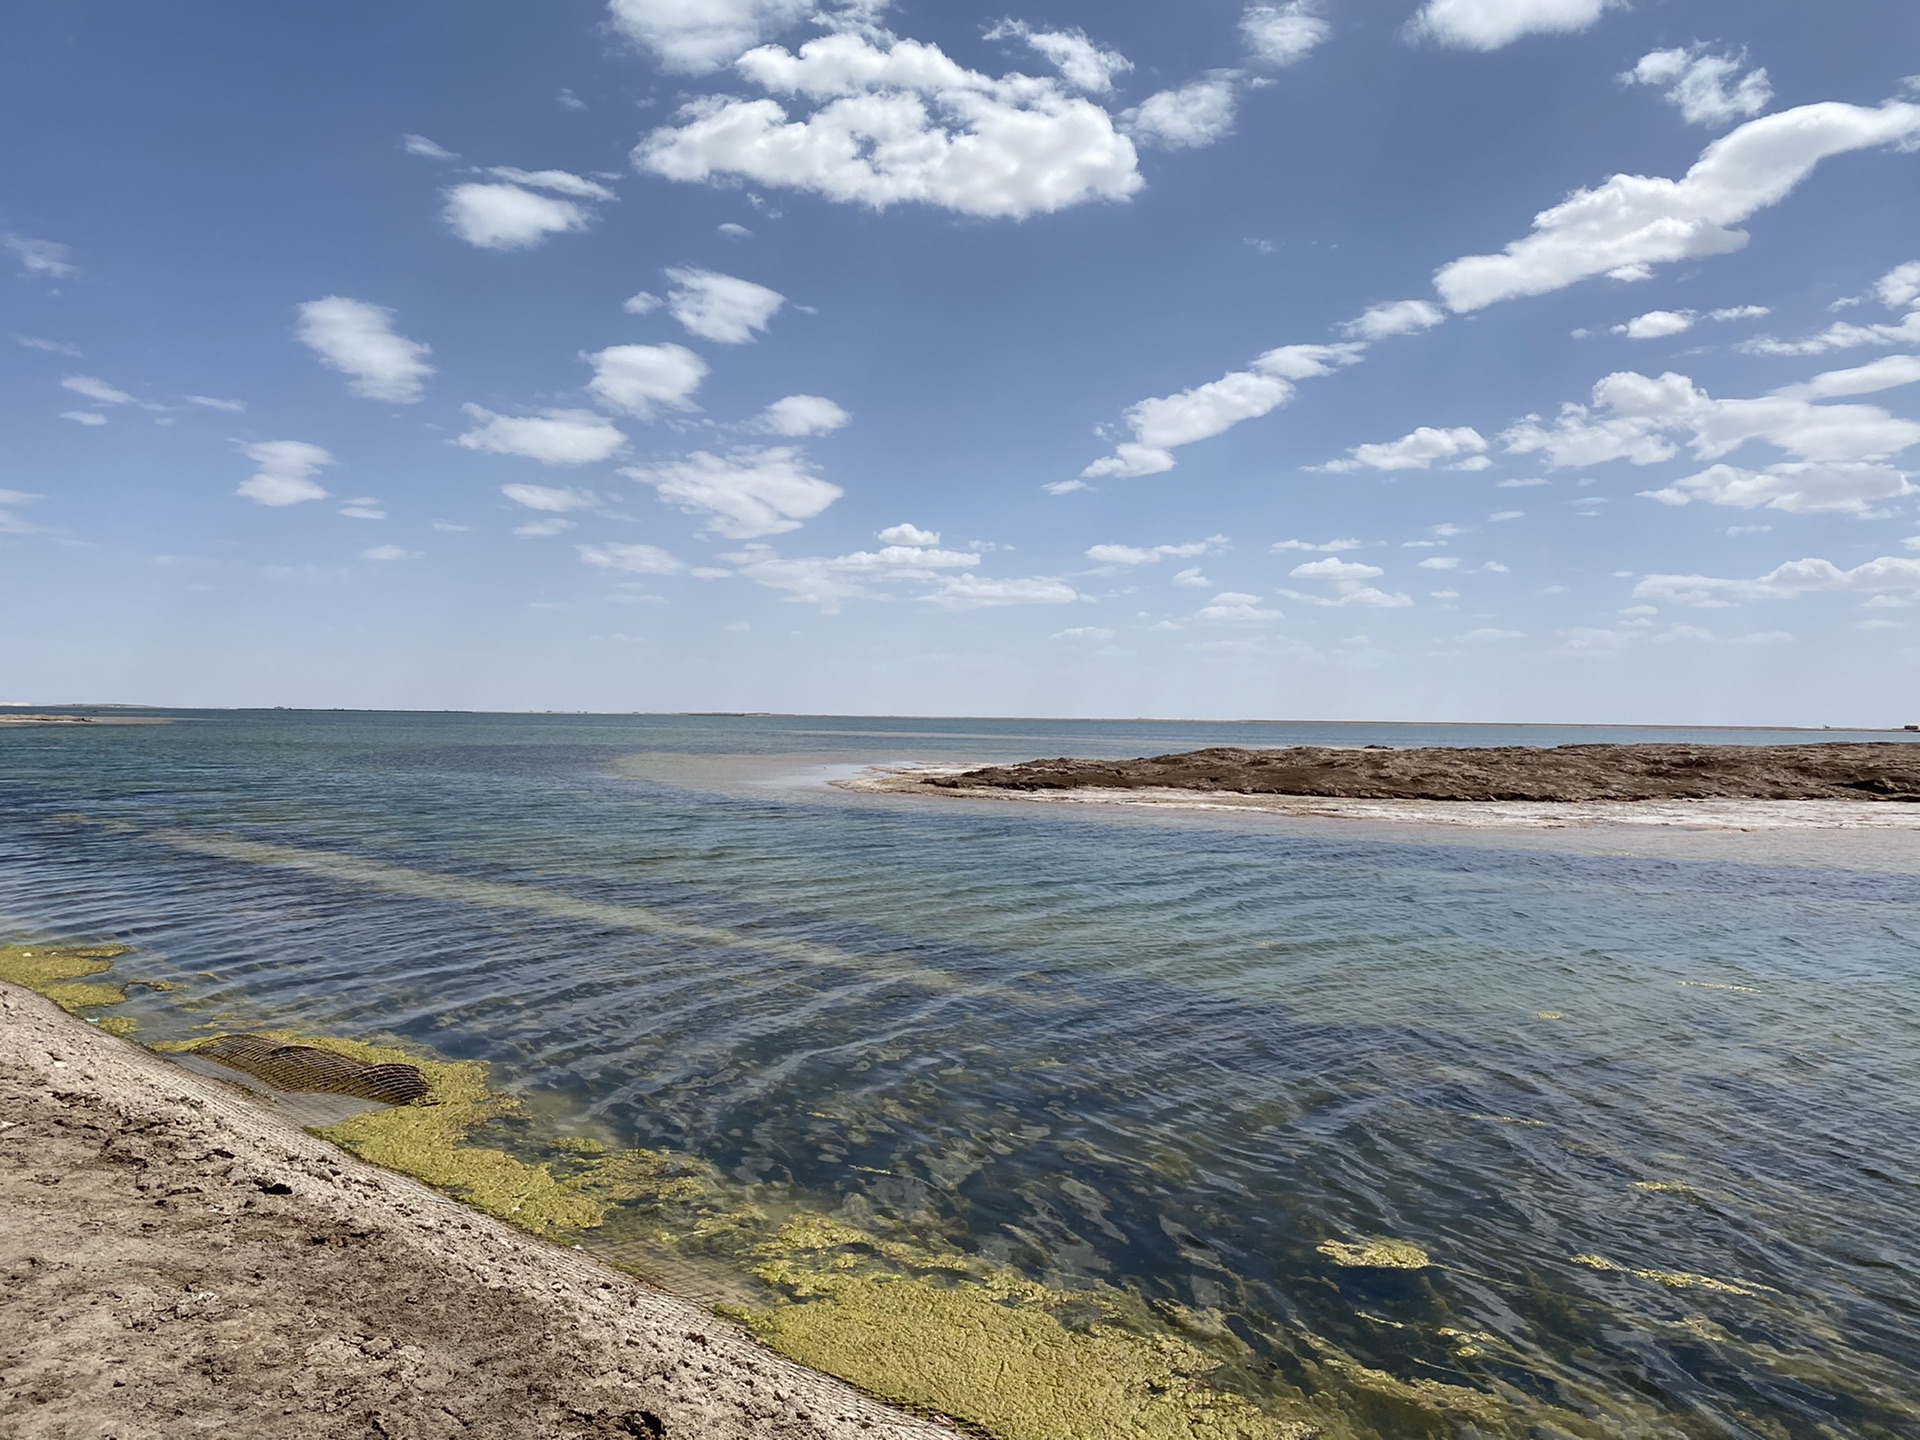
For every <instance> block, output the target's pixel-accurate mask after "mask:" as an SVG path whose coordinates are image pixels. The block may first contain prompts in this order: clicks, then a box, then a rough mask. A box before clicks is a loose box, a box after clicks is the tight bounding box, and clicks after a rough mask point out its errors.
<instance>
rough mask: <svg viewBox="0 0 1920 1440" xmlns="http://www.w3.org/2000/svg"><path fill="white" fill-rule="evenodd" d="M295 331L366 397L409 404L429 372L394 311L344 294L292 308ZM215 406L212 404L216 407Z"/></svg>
mask: <svg viewBox="0 0 1920 1440" xmlns="http://www.w3.org/2000/svg"><path fill="white" fill-rule="evenodd" d="M297 312H298V314H299V316H300V324H299V328H298V329H296V330H295V332H294V333H295V335H297V336H298V337H299V340H300V343H301V344H302V345H305V346H306V347H307V348H308V349H309V350H311V351H313V353H314V354H316V355H318V356H319V357H320V363H321V364H323V365H325V366H327V367H328V368H329V369H333V370H338V371H339V372H340V373H341V374H342V375H345V376H346V377H347V384H348V388H349V389H351V390H352V391H353V393H354V394H356V395H364V396H365V397H366V398H367V399H369V400H384V401H387V402H388V403H390V404H396V405H412V404H414V403H415V402H417V401H418V400H419V399H420V386H421V384H422V383H423V382H424V381H425V380H426V378H427V377H428V376H429V375H431V374H433V366H431V365H429V364H428V363H427V356H428V355H430V354H432V353H433V352H432V350H431V349H430V348H429V347H427V346H425V345H423V344H421V343H420V342H419V341H418V340H409V339H407V337H406V336H404V335H401V334H398V333H397V332H395V330H394V328H393V311H391V310H388V309H386V308H384V307H382V306H379V305H369V304H368V303H367V302H366V301H364V300H349V299H348V298H347V297H346V296H344V295H329V296H327V297H326V299H324V300H309V301H307V303H306V304H304V305H301V306H299V307H297ZM216 408H217V407H216Z"/></svg>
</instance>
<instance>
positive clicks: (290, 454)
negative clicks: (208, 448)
mask: <svg viewBox="0 0 1920 1440" xmlns="http://www.w3.org/2000/svg"><path fill="white" fill-rule="evenodd" d="M241 453H242V454H244V455H245V456H246V457H247V458H248V459H249V460H251V461H253V463H254V464H255V465H258V466H259V467H260V468H259V470H258V471H257V472H256V473H255V474H254V475H253V476H252V478H250V479H247V480H243V481H241V482H240V488H239V489H237V490H236V491H234V492H233V493H234V494H236V495H244V496H245V497H246V498H247V499H249V500H252V501H255V502H257V503H259V504H261V505H274V506H280V505H298V504H300V503H302V502H303V501H307V500H324V499H326V498H327V492H326V491H325V490H323V489H321V487H320V485H319V483H318V482H316V481H315V480H314V478H313V477H314V476H315V475H317V474H319V473H320V469H321V467H322V466H326V465H331V464H333V463H334V460H333V456H331V455H329V454H328V453H327V452H326V451H325V450H322V449H321V448H320V447H319V446H318V445H309V444H307V443H306V442H305V441H304V440H263V441H261V442H260V443H259V444H258V445H248V446H245V447H243V449H242V452H241Z"/></svg>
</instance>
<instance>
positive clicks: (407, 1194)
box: [0, 984, 953, 1440]
mask: <svg viewBox="0 0 1920 1440" xmlns="http://www.w3.org/2000/svg"><path fill="white" fill-rule="evenodd" d="M0 1432H3V1433H4V1434H6V1435H7V1436H9V1437H12V1440H78V1437H103V1440H104V1437H113V1440H177V1437H183V1436H191V1435H221V1436H231V1437H234V1440H281V1437H298V1440H308V1437H313V1440H319V1437H329V1440H332V1437H361V1436H366V1437H382V1436H384V1437H394V1440H399V1437H404V1440H440V1437H453V1436H461V1437H499V1440H544V1437H549V1436H554V1437H619V1436H636V1435H637V1436H668V1437H674V1440H681V1437H687V1440H701V1437H735V1436H739V1437H745V1436H754V1437H761V1436H765V1437H795V1440H799V1437H823V1440H824V1437H846V1436H860V1437H866V1440H890V1437H900V1440H907V1437H916V1440H926V1437H933V1436H938V1435H948V1436H950V1435H951V1434H952V1433H953V1432H952V1431H951V1430H948V1429H945V1428H943V1427H940V1426H937V1425H934V1424H932V1423H930V1422H926V1421H922V1420H918V1419H915V1418H912V1417H910V1416H907V1415H904V1414H901V1413H899V1412H896V1411H892V1410H888V1409H886V1408H884V1407H882V1406H879V1405H876V1404H874V1403H873V1402H871V1401H869V1400H867V1399H865V1398H864V1397H862V1396H860V1395H858V1394H857V1393H855V1392H854V1391H853V1390H851V1389H849V1388H848V1387H846V1386H844V1385H841V1384H839V1383H838V1382H836V1381H833V1380H829V1379H827V1378H825V1377H823V1376H821V1375H818V1374H816V1373H814V1372H812V1371H809V1370H806V1369H804V1368H802V1367H800V1366H798V1365H795V1364H793V1363H791V1362H789V1361H787V1360H784V1359H782V1358H780V1357H778V1356H776V1355H773V1354H772V1353H770V1352H768V1351H766V1350H764V1349H762V1348H761V1347H759V1346H758V1345H756V1344H754V1343H753V1342H752V1341H750V1340H748V1339H747V1338H745V1337H744V1336H743V1335H742V1334H740V1333H739V1332H738V1331H736V1330H734V1329H732V1328H731V1327H730V1326H728V1325H727V1324H726V1323H725V1322H723V1321H721V1320H718V1319H716V1318H715V1317H714V1316H713V1315H711V1314H708V1313H707V1312H705V1311H703V1310H699V1309H697V1308H695V1307H693V1306H691V1305H687V1304H685V1303H683V1302H680V1301H677V1300H674V1299H672V1298H670V1297H667V1296H664V1295H661V1294H660V1293H658V1292H656V1291H653V1290H649V1289H647V1288H646V1287H644V1286H642V1285H640V1284H638V1283H637V1282H635V1281H634V1280H633V1279H631V1278H630V1277H628V1276H625V1275H622V1274H620V1273H619V1272H617V1271H613V1270H610V1269H607V1268H605V1267H603V1266H601V1265H599V1264H597V1263H595V1262H593V1261H591V1260H589V1259H587V1258H586V1257H585V1256H584V1255H581V1254H579V1253H577V1252H575V1251H571V1250H567V1249H562V1248H560V1247H558V1246H555V1245H551V1244H548V1243H546V1242H543V1241H540V1240H536V1239H533V1238H531V1237H529V1236H528V1235H526V1234H524V1233H522V1232H521V1231H518V1230H515V1229H513V1228H511V1227H510V1226H507V1225H505V1224H503V1223H500V1222H498V1221H495V1220H492V1219H490V1218H489V1217H487V1216H484V1215H481V1214H479V1213H477V1212H475V1211H473V1210H470V1209H468V1208H467V1207H465V1206H463V1205H460V1204H458V1203H457V1202H455V1201H452V1200H449V1199H447V1198H446V1197H444V1196H442V1195H440V1194H438V1193H436V1192H434V1191H432V1190H429V1189H427V1188H426V1187H425V1186H422V1185H419V1184H417V1183H415V1182H413V1181H411V1180H408V1179H405V1178H404V1177H401V1176H398V1175H394V1174H392V1173H390V1172H388V1171H385V1170H382V1169H379V1168H377V1167H375V1166H372V1165H368V1164H366V1163H364V1162H362V1161H360V1160H357V1159H355V1158H353V1157H352V1156H350V1155H348V1154H346V1153H345V1152H344V1151H341V1150H339V1149H336V1148H335V1147H334V1146H332V1145H330V1144H328V1143H326V1142H325V1141H322V1140H319V1139H317V1138H315V1137H314V1136H311V1135H309V1134H307V1133H306V1132H305V1131H303V1130H301V1129H299V1128H298V1127H297V1126H296V1125H295V1124H293V1123H292V1122H291V1121H290V1120H288V1119H285V1118H283V1117H281V1116H279V1115H276V1114H274V1113H272V1112H271V1111H269V1110H267V1109H265V1108H263V1107H262V1106H261V1105H260V1104H258V1103H256V1102H254V1101H252V1100H249V1099H247V1098H246V1097H245V1096H244V1095H243V1094H241V1093H240V1092H238V1091H237V1090H235V1089H232V1088H230V1087H229V1086H227V1085H226V1084H224V1083H222V1082H221V1081H219V1080H216V1079H212V1078H209V1077H207V1076H204V1075H201V1074H197V1073H194V1072H191V1071H188V1070H186V1069H183V1068H181V1067H180V1066H177V1065H174V1064H172V1063H171V1062H169V1061H167V1060H165V1059H163V1058H161V1057H160V1056H158V1055H155V1054H153V1053H151V1052H149V1051H146V1050H143V1049H141V1048H140V1047H139V1046H137V1045H133V1044H131V1043H129V1042H126V1041H123V1040H119V1039H116V1038H114V1037H113V1036H111V1035H107V1034H103V1033H101V1032H100V1031H98V1030H96V1029H94V1028H93V1027H91V1026H89V1025H88V1024H86V1023H85V1022H84V1021H80V1020H77V1019H75V1018H73V1017H72V1016H69V1015H67V1014H65V1013H63V1012H62V1011H61V1010H59V1009H58V1008H57V1007H56V1006H54V1005H53V1004H52V1003H51V1002H49V1001H47V1000H43V999H41V998H40V997H38V996H36V995H33V994H30V993H28V992H27V991H24V990H21V989H18V988H16V987H14V986H11V985H6V984H0Z"/></svg>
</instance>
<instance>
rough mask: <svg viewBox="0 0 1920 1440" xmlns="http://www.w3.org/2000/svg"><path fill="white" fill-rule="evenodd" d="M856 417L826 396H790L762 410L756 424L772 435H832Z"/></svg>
mask: <svg viewBox="0 0 1920 1440" xmlns="http://www.w3.org/2000/svg"><path fill="white" fill-rule="evenodd" d="M852 420H853V416H851V415H849V414H848V413H847V412H846V411H845V410H843V409H841V408H840V407H839V406H838V405H836V404H834V403H833V401H831V400H829V399H827V397H826V396H824V395H787V396H784V397H783V398H781V399H779V400H776V401H774V402H773V403H772V404H771V405H769V406H767V408H766V409H765V410H762V411H761V412H760V418H759V419H758V420H756V421H755V422H754V423H755V424H756V425H757V426H758V427H759V428H760V429H762V430H765V431H766V432H767V433H768V434H771V435H787V436H792V437H795V438H798V437H800V436H805V435H831V434H832V433H833V432H834V431H835V430H838V429H840V428H841V427H842V426H844V425H847V424H850V423H851V422H852Z"/></svg>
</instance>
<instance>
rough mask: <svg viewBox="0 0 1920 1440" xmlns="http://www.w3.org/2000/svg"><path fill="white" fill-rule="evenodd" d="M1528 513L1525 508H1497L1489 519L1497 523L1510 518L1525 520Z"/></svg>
mask: <svg viewBox="0 0 1920 1440" xmlns="http://www.w3.org/2000/svg"><path fill="white" fill-rule="evenodd" d="M1526 514H1527V512H1526V511H1524V510H1496V511H1494V512H1493V513H1492V514H1491V515H1489V516H1487V519H1488V520H1489V521H1491V522H1492V523H1494V524H1496V525H1497V524H1501V523H1503V522H1505V521H1508V520H1523V519H1525V518H1526Z"/></svg>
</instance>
